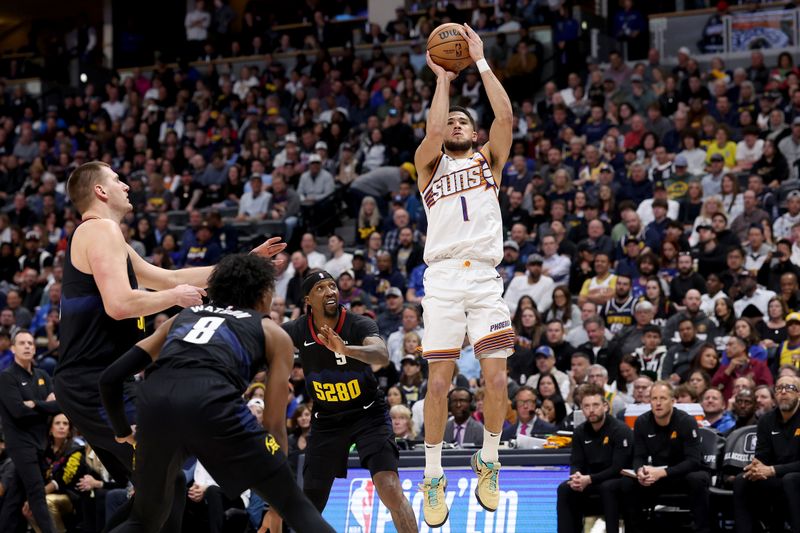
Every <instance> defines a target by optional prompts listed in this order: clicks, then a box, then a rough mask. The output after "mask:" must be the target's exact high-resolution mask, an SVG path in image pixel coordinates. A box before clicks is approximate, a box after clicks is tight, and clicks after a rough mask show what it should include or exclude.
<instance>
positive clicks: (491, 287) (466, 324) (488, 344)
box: [422, 259, 515, 361]
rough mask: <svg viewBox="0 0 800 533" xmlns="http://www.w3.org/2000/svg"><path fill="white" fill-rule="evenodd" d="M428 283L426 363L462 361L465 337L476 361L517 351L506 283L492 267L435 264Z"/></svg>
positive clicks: (466, 262)
mask: <svg viewBox="0 0 800 533" xmlns="http://www.w3.org/2000/svg"><path fill="white" fill-rule="evenodd" d="M424 283H425V297H424V298H423V299H422V308H423V310H424V320H425V332H424V334H423V338H422V356H423V357H424V358H425V359H427V360H429V361H438V360H455V359H458V358H459V356H460V355H461V346H462V344H463V343H464V334H465V333H466V334H467V335H469V341H470V343H471V344H472V346H473V348H474V349H475V357H476V358H478V359H480V358H481V357H486V356H491V357H508V356H510V355H511V354H512V353H514V338H515V337H514V330H513V329H512V328H511V316H510V315H509V312H508V305H506V303H505V301H504V300H503V280H502V278H501V277H500V275H499V274H498V273H497V270H495V268H494V266H493V265H492V264H491V263H488V262H479V261H469V260H463V259H447V260H443V261H437V262H436V263H434V264H432V265H431V266H430V267H429V268H428V269H427V270H426V271H425V277H424Z"/></svg>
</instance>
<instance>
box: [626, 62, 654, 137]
mask: <svg viewBox="0 0 800 533" xmlns="http://www.w3.org/2000/svg"><path fill="white" fill-rule="evenodd" d="M628 94H629V97H628V103H630V104H631V105H632V106H633V109H634V110H635V111H636V113H638V114H639V115H643V114H645V113H646V112H647V109H648V108H649V107H650V106H651V105H658V102H657V101H656V99H657V97H656V95H655V94H653V91H651V90H650V88H649V87H648V86H647V85H646V84H645V82H644V78H642V76H641V75H639V74H633V75H631V78H630V91H629V93H628ZM648 131H649V130H648ZM656 136H657V137H658V139H659V140H660V139H661V137H660V136H659V135H658V134H656Z"/></svg>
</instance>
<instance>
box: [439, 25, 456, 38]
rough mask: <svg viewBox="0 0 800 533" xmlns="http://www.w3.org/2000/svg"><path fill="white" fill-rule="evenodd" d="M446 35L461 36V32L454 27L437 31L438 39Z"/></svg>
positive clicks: (446, 36)
mask: <svg viewBox="0 0 800 533" xmlns="http://www.w3.org/2000/svg"><path fill="white" fill-rule="evenodd" d="M448 37H461V34H460V33H459V32H458V30H457V29H456V28H451V29H449V30H444V31H440V32H439V39H441V40H443V41H444V40H445V39H447V38H448Z"/></svg>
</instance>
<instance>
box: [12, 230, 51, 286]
mask: <svg viewBox="0 0 800 533" xmlns="http://www.w3.org/2000/svg"><path fill="white" fill-rule="evenodd" d="M28 268H29V269H32V270H33V271H35V272H36V279H37V283H45V282H46V281H47V278H48V277H49V276H50V274H51V273H52V271H53V256H52V255H51V254H50V252H48V251H47V250H45V249H44V248H42V236H41V235H40V234H39V232H38V231H29V232H28V233H26V234H25V253H24V254H23V255H22V256H21V257H20V258H19V271H20V272H24V271H25V269H28Z"/></svg>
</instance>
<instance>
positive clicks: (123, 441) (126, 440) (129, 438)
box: [114, 433, 136, 448]
mask: <svg viewBox="0 0 800 533" xmlns="http://www.w3.org/2000/svg"><path fill="white" fill-rule="evenodd" d="M114 440H116V441H117V442H119V443H120V444H130V445H131V446H133V447H134V448H135V447H136V437H135V436H134V435H133V433H131V434H130V435H128V436H127V437H122V438H120V437H114Z"/></svg>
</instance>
